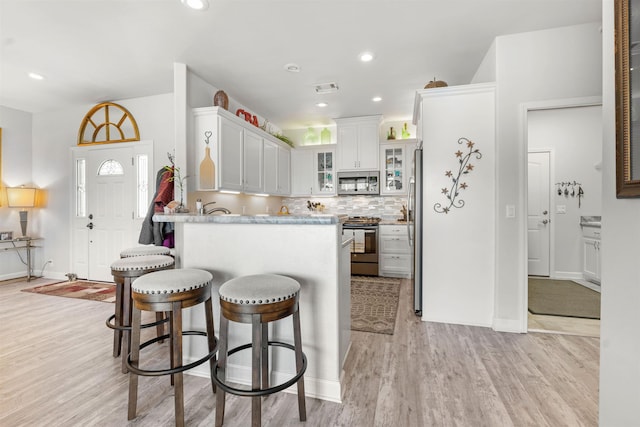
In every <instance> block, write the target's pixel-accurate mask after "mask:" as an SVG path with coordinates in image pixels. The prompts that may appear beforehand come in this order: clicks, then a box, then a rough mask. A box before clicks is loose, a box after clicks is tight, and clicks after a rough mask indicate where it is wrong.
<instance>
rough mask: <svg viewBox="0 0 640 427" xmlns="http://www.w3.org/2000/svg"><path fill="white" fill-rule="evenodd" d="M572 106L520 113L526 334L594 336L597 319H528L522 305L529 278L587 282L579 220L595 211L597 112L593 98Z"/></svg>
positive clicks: (598, 154) (599, 137)
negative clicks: (523, 153)
mask: <svg viewBox="0 0 640 427" xmlns="http://www.w3.org/2000/svg"><path fill="white" fill-rule="evenodd" d="M573 101H574V100H568V101H567V102H562V101H558V102H549V103H547V104H546V105H545V104H544V103H540V104H537V105H535V106H533V107H529V108H526V110H525V120H524V123H525V129H524V134H525V135H526V136H525V141H526V149H527V153H528V156H527V186H526V187H525V188H526V189H527V196H526V198H525V199H526V200H527V231H526V239H527V244H526V248H527V264H526V265H527V276H526V278H525V295H526V300H527V304H526V306H525V307H524V309H525V310H526V314H527V330H529V331H539V332H541V331H546V332H556V333H568V334H577V335H587V336H599V320H598V319H581V318H579V317H571V316H561V315H556V316H549V315H537V314H533V313H531V311H530V310H529V308H530V307H529V301H528V299H529V295H530V294H529V279H533V278H538V279H541V278H543V279H547V280H550V281H553V280H557V281H558V283H562V282H571V283H573V282H577V283H578V284H580V283H582V284H586V283H587V282H585V280H584V277H583V268H584V267H583V253H582V252H583V243H582V229H581V226H580V217H581V216H590V215H600V212H601V207H602V206H601V205H602V201H601V193H602V191H601V188H602V187H601V185H602V177H601V173H600V164H601V158H602V108H601V105H600V103H599V102H594V100H593V99H586V100H576V101H575V102H573ZM547 167H548V172H547ZM545 187H546V188H545ZM547 238H548V240H547ZM547 248H548V250H549V252H548V258H547V251H546V250H547ZM547 259H548V263H547V262H546V261H547ZM588 287H592V286H588Z"/></svg>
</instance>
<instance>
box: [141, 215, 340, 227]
mask: <svg viewBox="0 0 640 427" xmlns="http://www.w3.org/2000/svg"><path fill="white" fill-rule="evenodd" d="M347 218H348V216H347V215H330V214H311V215H237V214H228V215H198V214H192V213H176V214H155V215H154V216H153V220H154V221H156V222H189V223H211V224H301V225H304V224H313V225H331V224H342V223H344V222H345V221H346V220H347Z"/></svg>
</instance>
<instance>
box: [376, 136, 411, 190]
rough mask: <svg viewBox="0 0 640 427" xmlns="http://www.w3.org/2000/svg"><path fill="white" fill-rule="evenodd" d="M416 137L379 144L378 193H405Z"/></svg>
mask: <svg viewBox="0 0 640 427" xmlns="http://www.w3.org/2000/svg"><path fill="white" fill-rule="evenodd" d="M416 145H417V140H416V139H401V140H397V141H395V142H384V143H381V144H380V180H381V187H380V194H383V195H392V194H403V195H404V194H407V191H408V186H409V178H410V177H411V175H413V172H412V170H411V166H412V164H413V152H414V150H415V149H416Z"/></svg>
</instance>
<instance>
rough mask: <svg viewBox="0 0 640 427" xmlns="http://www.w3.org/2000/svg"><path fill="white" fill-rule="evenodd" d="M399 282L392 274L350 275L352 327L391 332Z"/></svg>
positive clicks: (396, 310) (390, 333) (364, 330)
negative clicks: (386, 275) (390, 275)
mask: <svg viewBox="0 0 640 427" xmlns="http://www.w3.org/2000/svg"><path fill="white" fill-rule="evenodd" d="M401 282H402V279H396V278H393V277H370V276H351V330H353V331H362V332H375V333H378V334H387V335H393V330H394V328H395V326H396V314H397V313H398V300H399V297H400V283H401Z"/></svg>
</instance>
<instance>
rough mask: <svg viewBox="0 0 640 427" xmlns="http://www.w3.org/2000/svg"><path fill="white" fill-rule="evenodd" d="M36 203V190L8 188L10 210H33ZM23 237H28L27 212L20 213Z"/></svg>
mask: <svg viewBox="0 0 640 427" xmlns="http://www.w3.org/2000/svg"><path fill="white" fill-rule="evenodd" d="M35 202H36V189H35V188H25V187H14V188H7V204H8V206H9V207H10V208H32V207H34V206H35ZM20 227H22V237H26V235H27V211H26V210H21V211H20Z"/></svg>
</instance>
